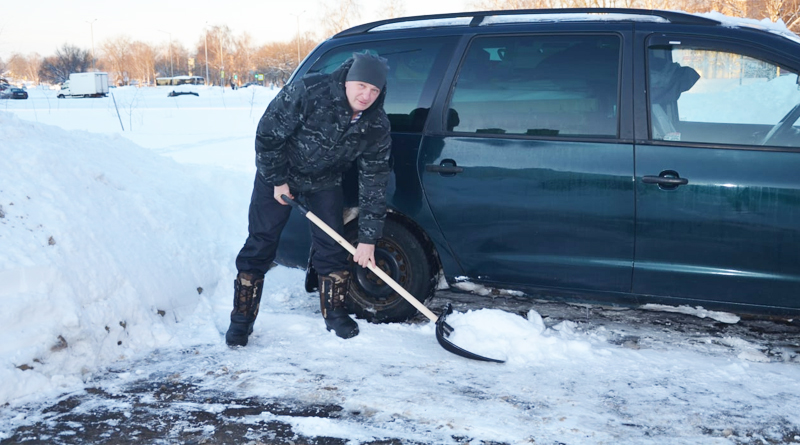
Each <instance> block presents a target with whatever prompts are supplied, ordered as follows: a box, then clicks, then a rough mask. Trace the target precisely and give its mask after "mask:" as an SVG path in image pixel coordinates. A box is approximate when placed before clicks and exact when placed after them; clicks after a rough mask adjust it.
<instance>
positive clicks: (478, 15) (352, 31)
mask: <svg viewBox="0 0 800 445" xmlns="http://www.w3.org/2000/svg"><path fill="white" fill-rule="evenodd" d="M584 13H585V14H628V15H640V16H648V17H658V18H662V19H664V20H668V21H669V22H670V23H675V24H683V25H712V26H713V25H719V24H720V22H718V21H716V20H713V19H709V18H706V17H700V16H697V15H693V14H689V13H685V12H676V11H663V10H658V9H635V8H556V9H509V10H501V11H478V12H454V13H448V14H431V15H417V16H411V17H398V18H394V19H387V20H379V21H376V22H370V23H365V24H363V25H358V26H354V27H352V28H349V29H346V30H344V31H342V32H340V33H338V34H336V35H334V36H333V37H346V36H352V35H357V34H363V33H366V32H369V31H371V30H373V29H375V28H378V27H380V26H384V25H394V24H400V23H409V24H411V22H417V21H430V20H447V19H457V18H465V17H466V18H469V17H471V18H472V21H471V22H470V23H469V26H478V25H480V24H481V22H483V19H485V18H486V17H493V16H513V15H546V14H584ZM440 26H441V25H440Z"/></svg>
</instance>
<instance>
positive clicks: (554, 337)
mask: <svg viewBox="0 0 800 445" xmlns="http://www.w3.org/2000/svg"><path fill="white" fill-rule="evenodd" d="M447 322H448V324H449V325H451V326H452V327H453V330H454V332H453V333H452V334H451V335H450V337H449V340H450V341H452V342H453V343H455V344H457V345H458V346H460V347H461V348H463V349H466V350H468V351H471V352H474V353H476V354H480V355H483V356H485V357H491V358H496V359H500V360H507V361H508V363H510V364H514V365H527V364H542V363H546V362H549V361H552V360H569V359H584V358H586V356H587V355H589V354H591V345H590V344H589V343H588V342H586V341H581V340H573V339H572V338H574V337H575V334H574V330H573V329H572V327H571V326H570V325H569V324H568V323H566V322H562V323H560V324H558V325H556V326H554V327H553V329H555V331H553V330H551V329H548V328H546V327H545V324H544V321H542V317H541V316H540V315H539V314H538V313H537V312H536V311H530V312H529V313H528V319H527V320H526V319H524V318H522V317H520V316H518V315H514V314H510V313H508V312H504V311H499V310H490V309H482V310H479V311H468V312H466V313H464V314H456V315H453V316H452V317H451V318H448V319H447Z"/></svg>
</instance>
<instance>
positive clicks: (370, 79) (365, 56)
mask: <svg viewBox="0 0 800 445" xmlns="http://www.w3.org/2000/svg"><path fill="white" fill-rule="evenodd" d="M353 59H354V60H353V65H352V66H350V71H348V72H347V79H346V80H347V81H348V82H350V81H356V82H366V83H368V84H370V85H375V86H376V87H378V88H380V89H383V87H384V85H386V74H387V73H388V72H389V65H388V64H387V63H386V59H384V58H383V57H380V56H376V55H375V54H370V53H367V52H363V53H353Z"/></svg>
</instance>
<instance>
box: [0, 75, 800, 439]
mask: <svg viewBox="0 0 800 445" xmlns="http://www.w3.org/2000/svg"><path fill="white" fill-rule="evenodd" d="M173 88H177V89H192V90H194V91H196V92H198V94H199V96H178V97H168V96H167V93H168V92H169V91H170V90H172V89H173ZM28 91H29V94H30V98H29V99H28V100H5V101H0V252H2V254H0V307H2V310H0V382H3V383H2V385H0V440H5V439H10V442H17V440H16V439H14V438H13V437H12V436H14V434H15V432H16V431H18V430H19V429H24V427H25V426H26V425H30V424H32V423H37V422H41V423H46V424H48V425H57V426H56V427H55V428H56V429H58V428H59V427H60V428H61V430H60V431H58V433H59V437H52V438H51V439H52V441H53V443H54V444H58V443H65V442H66V443H75V441H71V440H70V437H71V436H73V435H77V436H80V434H81V432H80V428H82V426H81V425H75V423H74V422H69V421H68V420H65V419H62V418H60V417H59V415H58V414H57V413H54V412H52V410H48V409H47V408H48V407H49V406H51V405H52V404H54V403H57V402H59V401H64V400H65V399H67V398H69V397H72V396H78V397H87V396H89V395H90V394H95V395H96V394H111V395H114V396H113V397H108V398H105V399H101V400H89V401H88V402H87V403H86V404H85V405H81V406H79V407H77V406H76V407H73V408H71V410H72V411H74V412H76V413H80V412H88V411H91V412H111V413H117V414H118V415H119V416H118V417H117V418H123V417H122V416H125V418H127V417H130V416H131V415H133V416H137V415H138V414H137V413H138V412H140V410H141V408H139V407H136V406H134V405H132V404H131V403H130V402H128V401H126V400H124V399H121V398H118V397H117V396H116V395H119V394H126V393H129V392H131V391H133V390H135V388H136V387H137V385H139V386H141V385H142V384H143V382H144V384H147V383H146V382H159V381H161V380H159V379H163V378H164V376H167V375H168V376H169V379H171V381H173V382H174V381H178V382H180V383H182V384H186V385H192V387H193V388H196V392H197V397H196V398H194V397H192V398H191V400H187V401H185V403H184V402H176V403H175V404H174V405H170V406H166V405H163V404H161V405H159V406H158V408H157V409H158V413H157V414H158V418H163V419H167V418H169V419H172V418H173V416H181V415H184V416H185V415H186V412H187V410H188V411H200V412H203V413H205V414H206V415H214V413H217V414H219V413H221V412H223V411H224V410H225V408H226V407H225V406H222V405H221V404H219V403H215V397H214V395H215V394H217V395H219V394H232V395H233V396H232V397H234V398H237V399H250V398H258V400H264V401H265V403H267V404H268V403H271V402H273V401H279V402H292V403H297V404H299V405H315V406H320V405H322V406H325V405H336V406H340V407H342V411H341V415H339V416H335V417H317V416H313V415H312V416H306V417H290V416H282V415H280V414H271V413H266V412H265V413H263V414H261V415H260V416H259V415H256V416H243V417H242V418H235V417H234V418H228V419H226V421H227V422H244V423H246V422H254V423H252V424H250V425H252V430H253V432H252V434H254V435H256V434H263V435H267V434H268V432H266V431H263V428H264V426H263V425H264V422H262V420H263V421H272V420H277V421H281V422H285V423H289V424H291V427H292V429H293V431H295V432H296V433H297V434H301V435H305V436H309V435H324V436H326V437H337V438H344V439H349V440H350V441H349V442H348V443H349V444H351V445H356V444H359V443H364V442H373V441H376V440H379V439H382V438H397V439H401V440H402V441H403V443H431V444H437V445H438V444H446V445H451V444H452V445H456V444H459V443H461V444H463V443H466V442H468V440H466V439H465V438H468V439H470V440H469V443H479V442H480V441H484V442H488V441H494V442H495V443H497V442H501V443H509V444H531V443H537V444H548V443H569V444H571V445H596V444H614V445H643V444H646V445H650V444H659V445H684V444H685V445H690V444H691V445H706V444H709V445H712V444H713V445H728V444H730V445H733V444H736V443H756V442H755V441H756V439H759V440H760V439H763V441H762V442H763V443H766V442H768V441H769V440H772V441H773V442H771V443H777V442H778V441H781V440H783V442H781V443H800V435H798V433H797V432H798V431H800V383H799V382H800V355H798V352H797V350H796V349H797V348H796V347H794V346H793V342H792V341H791V339H792V338H796V337H791V336H792V335H795V336H796V330H794V331H791V332H790V333H789V334H787V335H788V336H789V337H788V339H787V341H786V345H773V346H769V347H767V346H765V345H763V344H759V343H758V340H757V339H753V338H752V337H742V336H741V335H740V334H737V332H739V333H741V332H742V331H737V330H736V327H737V326H738V324H739V323H744V321H742V320H739V318H738V317H736V316H735V315H733V314H725V313H712V312H709V311H705V310H703V309H702V308H699V307H698V308H687V307H680V308H674V307H672V308H665V309H667V310H677V311H683V312H684V313H689V314H694V315H696V316H697V317H700V318H699V319H698V321H697V322H696V324H697V326H698V329H680V328H677V327H672V326H671V324H670V322H669V320H670V319H669V318H668V317H667V316H664V318H658V317H659V314H663V313H662V312H658V313H655V314H654V315H653V317H656V318H655V320H658V322H651V323H650V324H649V325H640V323H638V322H637V318H636V316H634V315H631V320H630V321H629V322H627V323H625V322H616V323H609V324H607V325H603V324H599V325H598V324H593V323H591V322H590V321H591V320H596V319H597V318H603V317H604V316H603V315H596V314H601V313H604V312H603V311H604V309H602V308H599V307H594V308H591V307H588V306H581V307H579V308H576V309H575V310H574V311H573V312H572V314H571V315H569V316H566V317H561V318H560V319H559V318H558V317H556V318H555V319H553V318H550V317H548V316H543V315H542V314H540V311H541V309H540V307H541V305H538V304H534V305H532V309H531V310H529V311H526V312H525V313H517V312H516V311H503V310H500V309H499V308H492V307H479V308H477V309H475V310H472V311H466V310H457V311H456V313H454V314H452V315H451V316H450V317H449V318H448V323H449V324H450V325H451V326H453V327H454V328H455V332H454V333H453V335H452V336H451V340H452V341H453V342H454V343H456V344H457V345H459V346H461V347H463V348H465V349H468V350H471V351H474V352H476V353H480V354H483V355H486V356H491V357H495V358H499V359H507V362H506V363H504V364H494V363H482V362H475V361H470V360H466V359H463V358H461V357H458V356H455V355H453V354H450V353H448V352H446V351H445V350H443V349H442V348H440V347H439V345H438V344H437V342H436V340H435V336H434V327H433V325H432V324H431V323H430V322H427V321H425V322H421V323H391V324H380V325H375V324H369V323H366V322H364V321H360V322H359V326H360V330H361V333H360V334H359V335H358V336H357V337H355V338H353V339H350V340H342V339H340V338H338V337H336V336H335V335H334V334H333V333H331V332H327V331H326V330H325V327H324V322H323V319H322V316H321V315H320V312H319V297H318V296H317V295H315V294H313V293H308V292H306V291H305V289H304V279H303V277H304V273H303V271H301V270H298V269H288V268H285V267H277V268H275V269H273V270H272V271H271V272H270V274H269V275H268V277H267V278H268V279H267V280H266V281H265V289H264V293H263V295H264V297H263V300H262V302H261V309H260V314H259V317H258V320H257V321H256V324H255V327H254V332H253V335H252V337H251V339H250V343H249V344H248V346H247V347H246V348H244V349H230V348H228V347H227V346H225V342H224V332H225V330H226V328H227V325H228V317H229V314H230V310H231V305H232V294H233V286H232V281H233V277H234V276H235V274H236V270H235V264H234V258H235V255H236V253H237V252H238V250H239V248H240V247H241V245H242V243H243V242H244V239H245V237H246V235H247V208H248V203H249V198H250V192H251V190H252V181H253V175H254V173H255V167H254V162H253V159H254V154H253V135H254V134H255V128H256V125H257V122H258V119H259V117H260V115H261V113H262V112H263V110H264V108H265V107H266V105H267V104H268V103H269V101H270V100H271V99H272V98H273V97H274V96H275V94H276V93H277V90H275V89H269V88H264V87H250V88H240V89H238V90H235V91H231V90H230V89H226V90H224V92H223V90H221V89H220V88H219V87H204V86H201V87H193V86H182V87H154V88H135V87H121V88H115V89H113V96H114V97H113V98H112V97H107V98H98V99H57V98H56V97H55V95H56V94H57V91H55V90H50V89H45V88H36V87H31V88H29V89H28ZM769 92H770V88H769V85H766V88H765V89H763V90H759V91H752V93H753V94H754V95H757V96H758V97H765V98H767V99H769V100H765V101H763V102H760V103H762V104H765V106H767V107H769V106H770V104H772V103H775V102H777V101H778V100H780V99H782V98H781V97H774V95H773V96H770V95H769ZM703 103H704V104H706V106H707V109H708V110H716V109H718V108H719V107H718V105H719V102H718V101H717V100H713V98H710V99H709V100H706V101H703ZM738 109H739V110H748V111H753V112H763V109H757V110H753V109H748V108H746V107H739V108H738ZM460 287H461V288H462V289H466V290H470V291H473V292H475V293H482V292H483V291H487V292H486V293H489V294H494V293H493V292H491V291H489V290H487V289H481V288H480V286H474V287H473V288H470V287H468V282H466V283H462V285H460ZM501 291H502V290H501ZM501 293H502V292H501ZM464 298H469V295H467V296H465V297H464ZM650 309H659V308H657V307H651V308H650ZM620 310H621V309H609V311H611V312H613V313H619V311H620ZM637 312H641V311H637ZM712 319H713V320H716V321H712ZM725 326H727V327H730V328H731V329H732V330H728V329H727V328H726V327H725ZM754 335H755V334H754ZM748 338H750V340H748ZM148 386H149V385H148ZM132 388H133V389H132ZM193 391H194V390H193ZM151 399H152V397H151ZM67 404H68V403H67ZM69 406H72V405H69ZM179 418H180V417H179ZM248 418H249V419H248ZM67 419H68V417H67ZM171 423H172V424H173V427H174V428H177V429H180V428H186V429H191V428H192V426H193V425H192V424H190V422H171ZM97 427H98V428H109V431H113V427H114V424H113V423H112V422H109V424H108V425H106V424H105V423H103V424H98V425H97ZM212 432H213V431H212ZM206 433H207V434H210V433H211V432H206ZM198 434H199V433H198ZM259 437H265V436H259ZM18 438H19V437H17V439H18ZM59 438H62V439H63V442H61V441H59ZM473 439H474V440H473ZM44 440H47V439H44ZM787 441H788V442H787ZM243 442H244V441H243ZM762 442H759V443H762Z"/></svg>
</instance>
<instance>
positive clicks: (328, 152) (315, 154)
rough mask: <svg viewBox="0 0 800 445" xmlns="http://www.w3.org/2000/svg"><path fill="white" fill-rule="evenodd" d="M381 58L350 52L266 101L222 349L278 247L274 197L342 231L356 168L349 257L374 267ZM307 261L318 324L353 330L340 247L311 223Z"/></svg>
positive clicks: (238, 341)
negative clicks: (346, 188)
mask: <svg viewBox="0 0 800 445" xmlns="http://www.w3.org/2000/svg"><path fill="white" fill-rule="evenodd" d="M388 71H389V67H388V66H387V64H386V59H384V58H381V57H378V56H375V55H372V54H368V53H356V54H353V57H352V58H350V59H348V60H347V61H345V62H344V63H343V64H342V65H341V66H340V67H339V68H338V69H337V70H336V71H334V72H333V73H331V74H311V75H308V76H305V77H303V78H302V79H299V80H297V81H295V82H292V83H291V84H289V85H286V86H285V87H284V88H283V90H281V92H280V93H278V95H277V96H276V97H275V99H274V100H273V101H272V102H271V103H270V104H269V106H268V107H267V110H266V111H265V112H264V116H263V117H262V118H261V121H260V122H259V124H258V130H257V131H256V166H257V168H258V172H257V174H256V179H255V185H254V186H253V194H252V197H251V200H250V214H249V229H248V230H249V235H248V237H247V241H246V242H245V244H244V247H242V250H241V251H240V252H239V255H238V256H237V258H236V269H237V271H238V275H237V277H236V281H235V282H234V299H233V311H232V312H231V324H230V327H229V328H228V332H227V333H226V335H225V340H226V342H227V344H228V345H229V346H245V345H246V344H247V338H248V336H249V335H250V333H251V332H252V331H253V323H254V322H255V320H256V317H257V315H258V307H259V304H260V302H261V291H262V289H263V286H264V275H265V274H266V272H267V271H268V270H269V268H270V266H271V264H272V261H273V260H274V259H275V253H276V250H277V247H278V240H279V238H280V234H281V231H282V230H283V228H284V226H285V225H286V221H287V220H288V219H289V214H290V212H291V207H289V206H288V204H287V203H286V202H284V201H283V199H281V195H287V196H289V197H291V198H294V197H295V196H302V197H303V198H304V200H305V202H306V204H307V206H308V207H309V209H310V210H311V211H312V212H314V214H316V215H317V216H318V217H319V218H320V219H322V220H323V221H324V222H325V223H327V224H328V225H330V226H331V227H333V229H334V230H336V231H337V232H338V233H340V234H341V233H343V229H344V222H343V216H342V213H343V194H342V186H341V182H342V174H343V173H344V172H345V171H346V170H347V169H348V168H349V167H350V166H351V165H352V163H353V161H357V163H358V168H359V187H358V189H359V207H360V209H359V234H358V246H357V248H356V253H355V255H354V256H353V261H355V262H357V263H358V264H359V265H361V266H362V267H366V266H367V265H368V264H369V263H372V264H375V242H376V241H377V240H378V238H380V236H381V233H382V231H383V222H384V219H385V217H386V184H387V183H388V180H389V149H390V145H391V139H390V135H389V131H390V128H389V119H388V118H387V117H386V113H385V112H384V110H383V100H384V97H385V96H386V88H385V86H386V75H387V73H388ZM311 239H312V244H313V249H312V250H313V257H312V262H313V264H314V268H315V269H316V271H317V273H318V275H319V292H320V308H321V310H322V316H323V318H324V319H325V326H326V328H327V329H328V330H329V331H331V330H333V331H334V332H335V333H336V335H338V336H339V337H341V338H351V337H354V336H356V335H358V324H357V323H356V322H355V321H354V320H353V319H351V318H350V316H349V315H348V314H347V311H346V309H345V307H344V304H345V297H346V294H347V288H348V286H349V282H350V272H349V270H348V269H349V267H350V264H349V262H348V253H347V251H345V250H344V249H343V248H342V247H341V246H339V244H337V243H336V241H334V240H333V239H331V238H330V237H329V236H328V235H327V234H326V233H325V232H323V231H322V230H321V229H319V228H317V227H316V226H314V225H312V226H311Z"/></svg>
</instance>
